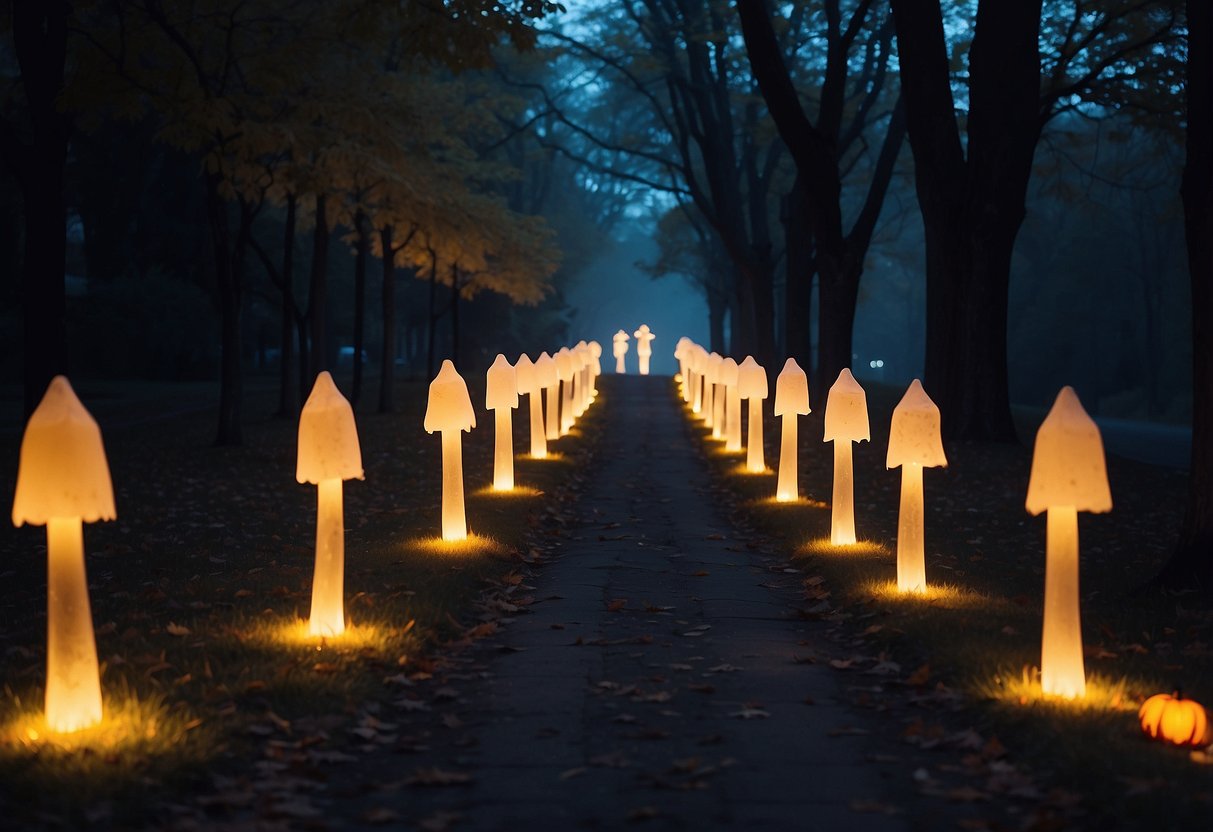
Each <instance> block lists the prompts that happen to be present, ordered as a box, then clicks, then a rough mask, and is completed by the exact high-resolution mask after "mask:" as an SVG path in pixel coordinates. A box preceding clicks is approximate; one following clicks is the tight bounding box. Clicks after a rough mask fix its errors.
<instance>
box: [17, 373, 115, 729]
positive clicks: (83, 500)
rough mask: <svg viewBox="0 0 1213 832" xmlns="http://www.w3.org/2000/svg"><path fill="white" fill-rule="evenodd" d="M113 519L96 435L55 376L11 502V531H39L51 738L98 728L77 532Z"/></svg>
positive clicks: (32, 427)
mask: <svg viewBox="0 0 1213 832" xmlns="http://www.w3.org/2000/svg"><path fill="white" fill-rule="evenodd" d="M116 516H117V513H116V512H115V510H114V488H113V484H112V483H111V481H110V471H109V463H108V462H107V461H106V458H105V447H104V445H103V443H102V441H101V429H100V428H99V427H98V426H97V423H96V422H95V421H94V420H93V417H92V416H91V415H90V414H89V412H88V411H87V410H85V408H84V405H83V404H81V403H80V400H79V399H78V398H76V394H75V392H74V391H73V390H72V386H71V384H69V383H68V380H67V379H66V378H65V377H63V376H55V378H54V379H52V380H51V383H50V385H49V386H48V387H47V389H46V393H45V394H43V396H42V401H41V402H39V403H38V407H37V408H35V410H34V412H33V414H31V416H30V418H29V423H28V424H27V425H26V426H25V434H24V436H23V437H22V438H21V455H20V461H19V463H18V467H17V489H16V494H15V495H14V497H13V525H15V526H21V525H22V524H24V523H29V524H31V525H35V526H43V525H44V526H46V557H47V610H46V614H47V619H46V629H47V645H46V702H45V708H46V710H45V718H46V724H47V725H48V726H49V728H50V730H52V731H56V732H62V733H68V732H72V731H80V730H82V729H85V728H88V727H89V726H93V725H96V724H97V723H99V722H101V716H102V708H101V674H100V670H99V668H98V665H97V642H96V639H95V636H94V634H93V616H92V611H91V609H90V608H89V598H88V578H87V577H86V574H85V566H84V532H83V526H82V524H83V523H85V522H89V523H92V522H96V521H98V520H113V519H114V518H115V517H116Z"/></svg>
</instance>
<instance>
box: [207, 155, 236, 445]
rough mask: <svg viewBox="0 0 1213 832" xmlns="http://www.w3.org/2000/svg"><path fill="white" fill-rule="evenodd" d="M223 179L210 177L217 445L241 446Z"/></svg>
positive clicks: (231, 272) (233, 293)
mask: <svg viewBox="0 0 1213 832" xmlns="http://www.w3.org/2000/svg"><path fill="white" fill-rule="evenodd" d="M219 186H220V177H219V174H217V173H208V174H207V175H206V216H207V221H208V223H209V225H210V229H211V252H212V256H213V259H214V261H215V284H216V287H217V288H218V293H219V321H220V356H219V429H218V432H217V433H216V435H215V444H216V445H239V444H240V443H241V441H242V436H241V428H240V404H241V399H242V397H243V385H244V379H243V376H242V374H241V366H240V353H241V344H240V311H241V306H242V304H241V302H240V286H239V283H238V281H237V275H236V273H235V270H234V269H233V265H234V263H233V257H232V247H231V241H230V237H231V232H230V229H229V228H228V216H227V204H226V203H225V202H224V200H223V197H222V196H221V195H220V193H219Z"/></svg>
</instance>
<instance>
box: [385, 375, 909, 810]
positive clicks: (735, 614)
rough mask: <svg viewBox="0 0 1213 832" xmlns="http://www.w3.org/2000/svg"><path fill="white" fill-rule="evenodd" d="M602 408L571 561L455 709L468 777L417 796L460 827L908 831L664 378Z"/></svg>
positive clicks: (817, 639) (626, 387)
mask: <svg viewBox="0 0 1213 832" xmlns="http://www.w3.org/2000/svg"><path fill="white" fill-rule="evenodd" d="M603 406H605V407H609V408H610V412H609V413H607V414H604V415H605V417H606V418H604V419H603V420H602V424H603V425H604V428H603V430H604V431H605V435H604V436H603V438H602V445H601V447H600V449H599V455H598V457H599V460H600V464H601V471H600V472H599V473H598V474H597V475H596V476H595V477H594V479H593V484H591V485H590V486H589V487H588V489H587V491H586V493H585V494H584V495H583V496H582V497H581V499H580V502H579V521H578V524H577V525H575V526H574V527H573V528H572V529H571V530H570V538H569V542H568V544H567V551H566V552H565V553H564V555H563V556H562V557H560V558H559V559H557V560H555V561H554V562H552V563H549V564H548V565H546V566H545V567H544V568H543V570H542V572H541V574H540V576H539V577H538V579H537V580H536V581H533V582H532V583H534V584H535V587H536V589H535V592H534V595H535V597H536V598H537V599H539V601H538V602H537V603H536V604H535V605H534V606H533V607H531V609H532V610H533V612H532V613H531V614H528V615H523V616H520V617H519V618H517V619H516V620H515V621H514V623H512V624H511V625H510V626H509V628H508V629H507V631H506V634H505V636H504V637H503V639H502V641H503V643H504V645H505V648H506V649H505V650H504V651H503V652H502V653H501V654H500V655H498V656H497V657H496V658H494V659H493V660H492V661H490V662H489V663H488V665H487V669H488V671H489V672H488V673H487V674H485V679H484V681H483V683H482V686H481V690H480V691H479V692H478V693H476V694H474V696H473V697H472V700H474V701H470V700H469V699H465V700H464V702H463V703H462V704H463V705H464V706H465V707H464V708H461V713H463V714H467V716H465V717H464V719H465V720H470V721H469V722H468V727H469V728H470V729H471V732H472V733H473V734H474V736H475V743H474V745H473V746H472V747H470V748H466V749H464V750H462V751H461V752H460V756H459V757H458V758H457V759H455V760H454V762H456V763H457V764H458V765H460V767H461V768H463V767H466V770H469V771H471V772H472V773H473V775H474V780H473V782H472V783H471V784H470V785H469V786H465V787H460V788H458V789H448V790H445V791H443V792H442V794H441V796H440V797H439V796H436V795H435V796H434V797H433V798H428V797H427V798H426V799H425V800H426V801H427V802H428V801H429V800H430V799H434V800H435V802H434V803H432V804H431V808H442V809H444V810H445V811H451V812H458V813H459V814H460V815H461V816H462V817H461V818H460V820H459V822H458V823H456V824H454V826H453V827H452V828H454V829H467V828H474V829H492V830H519V829H538V828H543V827H545V826H546V827H547V828H550V829H607V828H617V827H629V828H636V827H634V826H633V824H634V823H638V822H640V821H644V823H641V824H640V826H639V828H643V829H705V828H709V829H711V828H735V829H793V828H795V829H839V828H843V827H853V828H860V829H865V830H866V829H872V830H885V829H900V828H903V826H904V824H905V822H906V818H905V817H904V816H901V817H894V816H889V815H885V814H882V813H880V812H879V811H878V810H879V808H880V806H882V805H883V804H884V802H885V801H884V796H883V794H884V791H885V788H886V784H885V783H884V782H882V779H881V778H882V775H881V770H880V768H879V767H877V766H875V765H873V764H872V763H870V762H868V761H867V760H866V757H865V750H864V743H865V742H866V741H867V738H866V737H864V736H862V733H861V732H860V731H858V730H856V729H857V728H858V726H860V725H861V724H862V723H861V720H862V719H863V717H861V716H860V715H858V714H856V713H855V712H853V711H851V710H849V709H848V708H847V707H845V706H844V705H843V704H841V701H842V700H843V698H844V697H843V691H842V690H841V688H840V687H839V679H838V674H836V673H835V672H833V671H832V670H830V669H829V668H827V667H823V666H821V665H817V664H810V663H807V662H797V661H796V658H797V657H802V658H803V657H807V656H812V655H814V654H815V653H825V652H826V651H827V649H828V648H827V647H826V646H825V645H824V643H823V641H822V638H823V636H822V635H821V630H820V629H819V627H820V625H817V624H813V623H808V622H804V621H799V620H797V619H795V618H794V617H793V616H792V614H791V610H790V609H789V606H788V603H787V602H788V595H787V593H786V592H778V591H775V590H773V589H771V588H769V587H767V586H764V584H771V583H772V582H773V581H779V580H781V579H782V578H787V577H789V576H788V575H782V574H780V573H781V572H782V566H778V567H772V566H770V565H768V564H766V563H765V562H762V561H761V560H760V559H759V558H758V557H756V556H755V555H754V554H752V553H751V552H749V551H747V549H746V547H745V545H744V541H739V540H738V539H737V538H736V537H735V532H734V530H733V529H732V528H731V527H730V525H729V524H728V523H727V522H726V521H725V520H723V519H722V518H721V517H720V516H719V515H718V514H717V513H716V511H715V510H714V508H713V505H712V500H711V497H710V494H709V493H708V490H707V488H706V487H705V486H706V484H705V482H704V479H705V477H706V476H707V471H706V468H705V467H704V465H703V463H702V462H701V460H699V459H698V458H697V455H696V453H695V451H694V450H693V448H692V446H691V442H692V439H691V437H690V434H689V431H688V429H687V427H686V425H685V423H684V419H683V416H682V414H681V413H679V411H678V406H677V403H676V401H675V400H674V398H673V396H672V395H671V394H670V390H669V380H668V379H660V378H640V377H627V378H623V379H619V380H618V381H617V382H616V383H614V384H612V385H611V392H610V397H609V401H606V402H604V405H603ZM410 791H411V792H412V794H413V795H414V796H415V795H416V791H415V790H410ZM414 808H416V807H415V806H414ZM872 809H875V810H877V811H871V810H872ZM865 810H868V811H865ZM409 814H410V815H411V814H413V813H412V812H409Z"/></svg>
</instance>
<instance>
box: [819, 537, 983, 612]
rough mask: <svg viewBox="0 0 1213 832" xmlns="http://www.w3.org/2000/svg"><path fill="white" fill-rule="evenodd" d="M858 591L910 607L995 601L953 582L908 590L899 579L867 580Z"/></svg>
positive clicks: (978, 606) (973, 606) (963, 606)
mask: <svg viewBox="0 0 1213 832" xmlns="http://www.w3.org/2000/svg"><path fill="white" fill-rule="evenodd" d="M880 549H881V553H886V550H885V549H884V547H880ZM844 550H845V551H850V550H851V547H849V546H848V547H839V549H838V550H837V551H844ZM859 591H860V592H861V593H863V594H864V595H869V596H871V597H872V598H873V599H875V600H877V601H882V602H885V603H888V604H891V605H894V606H899V605H910V606H908V607H907V608H912V606H913V605H919V604H922V605H927V606H931V607H940V608H942V609H969V610H979V611H989V609H990V608H991V606H992V605H994V603H995V602H994V600H993V599H991V598H990V597H989V596H987V595H982V594H981V593H979V592H973V591H972V590H970V589H965V588H964V587H961V586H955V585H952V584H928V585H926V586H924V587H923V588H922V589H920V590H915V591H913V592H906V591H905V590H903V589H902V588H901V587H900V585H899V584H898V583H897V582H896V581H868V582H866V583H863V584H861V585H860V587H859Z"/></svg>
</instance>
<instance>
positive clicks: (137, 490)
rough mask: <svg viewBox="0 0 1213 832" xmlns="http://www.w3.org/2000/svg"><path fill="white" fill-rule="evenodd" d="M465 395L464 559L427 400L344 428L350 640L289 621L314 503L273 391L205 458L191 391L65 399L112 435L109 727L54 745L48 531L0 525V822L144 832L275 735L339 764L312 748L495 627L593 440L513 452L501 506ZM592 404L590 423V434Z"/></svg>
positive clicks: (485, 425)
mask: <svg viewBox="0 0 1213 832" xmlns="http://www.w3.org/2000/svg"><path fill="white" fill-rule="evenodd" d="M340 381H343V379H340V378H339V382H340ZM470 387H471V392H472V398H473V402H474V403H475V404H476V406H477V407H476V409H477V419H478V424H477V429H476V430H475V431H473V432H472V433H471V434H465V435H464V436H465V440H464V466H465V483H466V489H467V494H468V500H467V516H468V525H469V528H470V530H471V532H472V533H473V538H472V539H471V540H470V542H469V543H466V544H458V545H450V544H443V543H442V542H441V540H440V539H437V536H438V534H439V506H440V497H441V459H440V442H439V438H438V436H437V435H433V436H430V435H428V434H426V433H425V432H424V431H423V429H422V416H423V413H424V409H425V399H426V386H425V385H424V384H418V383H412V384H405V383H402V384H401V386H400V388H399V389H398V391H397V400H398V402H399V404H398V406H397V410H398V412H397V413H394V414H390V415H380V414H376V413H372V412H370V411H371V410H372V409H373V403H374V402H375V401H376V396H375V391H374V389H371V390H369V391H367V396H366V398H365V400H364V406H363V407H361V408H359V412H358V414H357V419H358V429H359V435H360V442H361V447H362V457H363V466H364V468H365V471H366V477H365V480H364V481H349V482H347V483H346V484H345V492H344V495H345V528H346V537H345V547H346V583H345V598H346V615H347V620H348V621H349V622H350V624H351V625H352V626H351V629H350V630H349V631H347V633H346V634H345V635H343V636H341V637H339V638H337V639H333V640H320V639H316V638H310V637H307V635H306V632H305V630H304V628H303V626H302V623H301V621H302V618H303V617H306V616H307V614H308V608H309V604H310V588H311V581H312V566H313V557H314V539H315V522H316V487H315V486H311V485H300V484H298V483H296V482H295V434H296V427H297V424H296V422H295V421H294V420H274V419H270V418H268V414H269V413H271V412H272V410H273V408H274V404H275V400H274V395H273V390H272V385H271V384H269V382H268V381H264V380H262V381H261V382H257V381H254V383H253V384H251V385H250V388H251V389H250V392H249V395H248V396H247V403H246V414H247V417H248V420H249V421H248V422H247V423H246V424H245V426H244V427H245V439H244V446H243V447H239V448H216V447H213V446H212V445H211V440H212V438H213V431H214V412H213V410H212V409H211V408H210V407H209V406H208V405H207V399H206V398H205V397H204V395H203V394H204V393H205V391H204V390H200V389H199V386H198V385H182V386H171V385H148V384H131V385H123V384H112V383H107V384H95V385H90V384H87V383H85V384H81V385H79V386H78V387H77V393H78V394H79V396H80V398H81V400H82V401H83V402H84V404H85V406H86V407H89V408H90V409H91V410H92V412H93V413H94V415H95V416H96V418H97V419H98V422H99V423H100V425H101V428H102V432H103V435H104V437H105V443H106V450H107V453H108V456H109V461H110V468H111V473H112V477H113V482H114V487H115V498H116V502H117V509H118V519H117V521H115V522H110V523H98V524H92V525H87V526H86V527H85V532H84V534H85V551H86V553H87V568H88V578H89V587H90V594H91V601H92V611H93V620H94V622H95V627H96V634H97V647H98V655H99V657H100V660H101V662H102V688H103V697H104V700H105V708H106V714H107V717H106V719H105V720H104V722H103V725H102V726H101V727H100V728H97V729H94V730H91V731H85V732H81V733H80V734H73V735H66V736H58V737H56V736H48V735H47V732H46V729H45V726H44V725H43V724H42V720H41V709H42V696H43V694H42V685H43V679H44V675H45V662H46V656H45V641H46V565H45V563H46V547H45V530H44V529H43V528H42V527H30V526H25V527H22V528H20V529H14V528H12V527H11V525H9V524H7V523H6V524H3V526H2V527H0V679H2V680H3V689H2V690H0V782H2V783H3V786H2V787H0V805H2V806H3V820H2V821H0V826H3V825H9V824H13V825H16V826H22V825H30V824H35V823H46V824H65V825H67V826H69V827H79V826H82V825H85V824H88V823H97V824H103V823H104V824H111V823H112V824H113V825H115V826H117V827H127V826H136V825H142V824H148V823H153V822H158V821H157V820H156V819H157V817H158V815H157V812H159V811H162V810H163V806H162V805H161V803H162V802H163V800H167V799H168V798H170V797H173V796H174V795H176V797H175V798H173V799H179V798H180V796H181V795H184V794H187V793H197V794H205V793H207V792H210V791H213V790H214V788H215V783H216V782H217V778H225V777H226V778H240V777H242V776H247V775H248V774H249V773H250V771H252V770H253V769H254V768H255V767H257V766H263V765H265V764H266V762H265V758H264V754H263V752H264V750H265V748H266V744H267V743H271V744H272V743H273V742H277V741H279V740H276V739H273V737H281V736H282V735H284V734H285V735H292V730H291V729H292V725H294V726H296V730H295V732H294V736H296V737H304V736H306V737H307V742H309V743H313V744H314V745H315V746H316V748H317V750H316V751H315V752H314V753H313V755H312V759H313V760H321V761H322V760H323V759H324V758H323V755H324V754H325V753H332V754H339V753H340V752H339V751H335V750H334V751H325V750H324V749H325V748H326V747H327V738H329V737H337V736H342V737H344V736H345V735H346V734H347V733H348V732H349V731H351V730H355V731H356V730H357V729H358V724H359V720H365V719H367V714H368V712H369V710H373V707H374V706H373V703H374V702H376V701H383V700H386V699H388V698H391V697H393V696H398V695H399V694H400V691H401V689H402V688H403V687H404V686H407V685H410V684H411V683H412V682H413V681H415V680H417V679H424V678H426V677H427V676H428V675H429V674H430V673H431V671H433V670H434V667H435V663H436V662H437V663H441V661H442V655H443V652H444V645H449V644H451V643H452V642H459V641H462V640H465V639H470V638H475V637H477V636H478V635H480V634H483V633H486V632H488V631H489V630H491V618H492V614H491V610H488V608H487V607H485V605H484V602H485V599H486V598H488V597H490V595H495V597H496V600H495V601H493V603H502V600H501V599H503V598H508V599H509V600H508V603H513V604H517V605H524V604H526V603H528V602H529V600H530V599H528V598H527V597H525V586H524V585H522V584H521V581H520V578H519V573H518V571H517V570H518V569H519V567H520V566H521V565H522V564H523V563H524V562H529V561H532V560H534V559H536V558H540V557H542V555H543V552H544V550H545V549H546V548H547V546H546V544H545V542H544V533H545V529H547V528H548V527H549V526H551V525H552V524H554V523H557V522H558V521H559V519H560V517H561V512H562V505H563V504H564V503H565V502H567V501H568V500H571V499H572V497H573V495H574V493H575V491H576V486H577V484H578V483H579V481H580V473H579V472H580V470H581V467H582V466H583V464H584V460H585V458H586V457H587V455H588V454H589V453H590V452H591V448H590V443H589V442H587V441H586V439H585V438H584V436H583V434H582V433H581V431H580V430H577V429H575V430H574V433H573V434H572V435H570V436H568V437H566V438H564V439H561V440H560V441H559V442H557V443H555V444H554V445H553V446H552V451H554V452H555V453H554V458H551V459H549V460H545V461H537V460H531V459H529V458H528V457H525V456H524V457H518V458H517V460H516V481H517V483H518V485H519V486H522V487H521V488H520V489H518V491H517V493H513V494H499V493H494V492H492V491H491V489H489V488H488V486H489V484H490V482H491V479H492V449H493V425H492V420H491V418H490V417H491V414H486V413H485V411H484V410H483V408H481V407H480V404H482V403H483V388H482V386H481V385H479V384H476V383H475V381H472V383H471V384H470ZM0 399H3V402H4V407H5V410H4V419H3V427H2V428H0V435H3V436H4V437H5V441H4V442H3V445H2V447H0V470H4V471H7V472H9V474H8V476H6V477H5V478H4V491H3V494H2V496H3V499H4V500H5V501H6V504H7V505H11V502H12V496H13V489H14V485H15V480H16V471H17V457H18V445H19V437H20V416H19V404H18V403H17V400H16V397H15V396H11V395H10V396H5V397H0ZM600 399H601V397H600ZM212 401H213V399H212ZM600 409H601V408H600V407H596V408H593V409H591V410H590V411H589V413H587V414H586V416H584V417H583V422H584V423H588V424H590V425H591V426H592V424H593V422H594V420H595V419H597V418H600V416H598V415H597V414H598V412H599V411H600ZM525 414H526V411H525V410H519V411H515V418H514V430H515V449H516V450H518V451H525V450H527V449H528V448H529V440H528V439H527V437H528V436H529V433H528V429H527V420H526V418H525ZM592 434H593V431H592V427H591V428H590V429H589V430H587V431H586V435H592ZM486 593H488V594H487V595H486ZM486 622H489V623H486ZM254 760H255V761H254ZM150 794H155V795H157V796H158V797H157V798H156V799H154V800H153V799H149V797H148V796H149V795H150ZM280 817H286V818H290V817H291V814H290V812H289V810H287V809H284V810H283V812H282V814H281V815H280ZM161 820H162V817H161Z"/></svg>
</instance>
